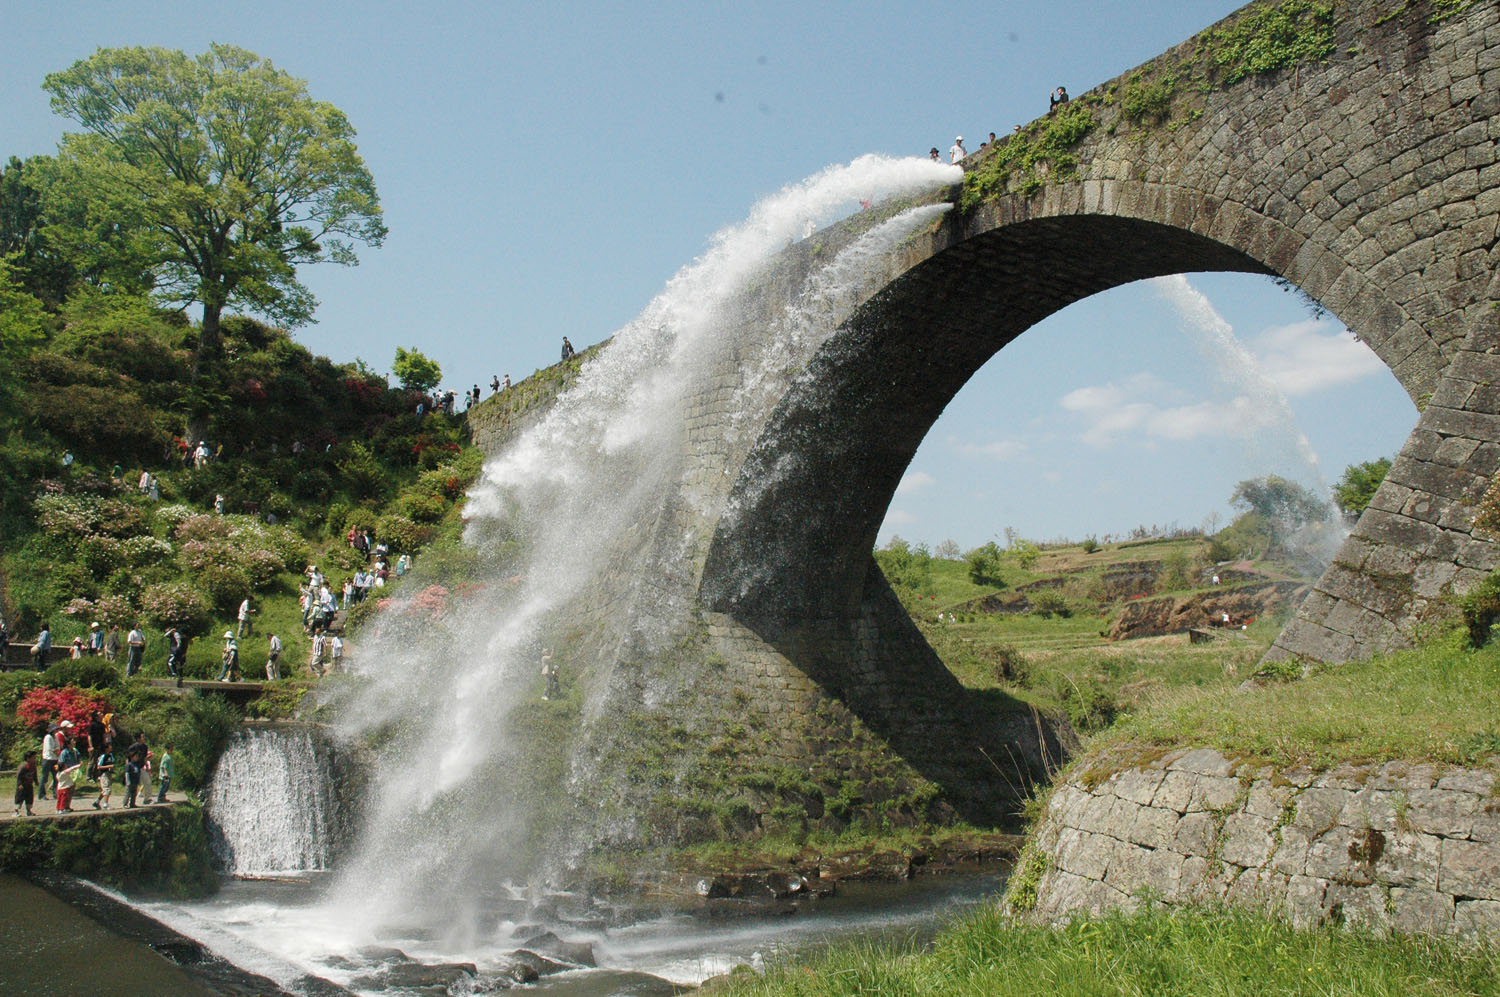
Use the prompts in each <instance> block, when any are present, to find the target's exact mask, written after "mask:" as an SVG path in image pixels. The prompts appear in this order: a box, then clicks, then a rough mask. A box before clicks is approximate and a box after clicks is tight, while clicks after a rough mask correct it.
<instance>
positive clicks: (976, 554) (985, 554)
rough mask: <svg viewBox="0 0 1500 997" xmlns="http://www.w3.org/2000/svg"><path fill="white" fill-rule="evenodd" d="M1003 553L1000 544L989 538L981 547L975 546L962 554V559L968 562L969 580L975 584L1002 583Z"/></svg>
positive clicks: (1003, 580)
mask: <svg viewBox="0 0 1500 997" xmlns="http://www.w3.org/2000/svg"><path fill="white" fill-rule="evenodd" d="M1004 559H1005V555H1004V554H1003V553H1002V552H1001V550H1000V545H999V544H997V543H995V541H993V540H991V541H990V542H989V543H986V544H985V545H984V546H982V547H975V548H974V549H973V550H971V551H969V552H968V553H967V554H965V555H964V560H966V561H968V562H969V581H971V582H973V583H974V584H975V585H1002V586H1003V585H1004V584H1005V578H1004V573H1003V571H1002V570H1001V565H1002V563H1003V561H1004Z"/></svg>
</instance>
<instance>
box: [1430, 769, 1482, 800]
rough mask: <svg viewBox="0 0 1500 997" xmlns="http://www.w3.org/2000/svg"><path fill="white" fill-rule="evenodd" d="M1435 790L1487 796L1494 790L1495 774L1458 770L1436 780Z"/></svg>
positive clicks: (1476, 770) (1478, 770) (1479, 770)
mask: <svg viewBox="0 0 1500 997" xmlns="http://www.w3.org/2000/svg"><path fill="white" fill-rule="evenodd" d="M1437 788H1438V789H1440V790H1449V791H1452V792H1456V793H1474V794H1475V795H1477V796H1489V795H1490V791H1491V790H1493V789H1494V788H1495V773H1493V772H1488V771H1485V770H1484V769H1458V770H1456V771H1453V772H1449V773H1448V774H1447V775H1444V776H1442V777H1441V778H1440V779H1438V781H1437Z"/></svg>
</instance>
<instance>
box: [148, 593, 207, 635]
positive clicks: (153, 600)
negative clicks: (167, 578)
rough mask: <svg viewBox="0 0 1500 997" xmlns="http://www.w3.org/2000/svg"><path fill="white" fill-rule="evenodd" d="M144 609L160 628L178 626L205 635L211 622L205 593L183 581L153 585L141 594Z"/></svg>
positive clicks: (153, 622) (150, 620)
mask: <svg viewBox="0 0 1500 997" xmlns="http://www.w3.org/2000/svg"><path fill="white" fill-rule="evenodd" d="M141 612H142V613H143V614H144V615H145V617H146V619H147V620H148V621H149V622H150V623H151V624H152V625H154V626H157V627H162V628H165V627H178V628H180V629H181V630H183V631H185V632H186V633H189V634H203V633H204V632H206V631H207V630H208V625H209V622H210V614H209V606H208V603H207V601H205V600H204V598H203V596H202V595H201V594H199V593H198V591H197V590H196V589H194V588H193V587H192V586H190V585H187V584H186V583H183V582H166V583H163V584H159V585H152V586H149V587H148V588H147V589H146V591H145V592H143V593H142V594H141Z"/></svg>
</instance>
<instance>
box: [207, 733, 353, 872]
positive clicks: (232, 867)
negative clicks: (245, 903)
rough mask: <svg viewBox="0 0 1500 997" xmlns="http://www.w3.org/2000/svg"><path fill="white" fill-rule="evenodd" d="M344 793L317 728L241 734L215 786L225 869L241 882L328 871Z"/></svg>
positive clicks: (213, 837)
mask: <svg viewBox="0 0 1500 997" xmlns="http://www.w3.org/2000/svg"><path fill="white" fill-rule="evenodd" d="M338 786H339V772H338V771H337V767H336V765H335V764H334V757H333V753H332V751H331V749H330V748H329V746H328V744H327V743H326V741H325V740H324V739H323V738H321V737H317V736H314V731H313V730H311V729H310V728H306V727H289V728H288V727H272V728H268V729H249V728H247V729H243V730H240V731H237V732H236V733H235V734H234V735H233V736H231V737H230V739H229V743H228V745H227V746H226V747H225V748H224V752H223V754H222V755H220V756H219V762H218V765H217V767H216V768H215V769H214V774H213V779H212V780H211V781H210V783H209V787H208V800H207V805H206V810H207V814H208V825H209V836H210V843H211V845H212V848H213V853H214V859H215V860H216V861H217V863H218V865H219V867H220V868H221V869H222V870H223V871H225V872H227V873H230V874H232V875H236V876H265V875H273V874H279V873H294V872H310V871H315V870H320V869H327V868H328V867H329V865H330V864H331V860H332V857H333V852H334V848H335V846H336V844H337V842H336V838H337V833H336V832H337V829H338V820H339V805H338V796H337V787H338Z"/></svg>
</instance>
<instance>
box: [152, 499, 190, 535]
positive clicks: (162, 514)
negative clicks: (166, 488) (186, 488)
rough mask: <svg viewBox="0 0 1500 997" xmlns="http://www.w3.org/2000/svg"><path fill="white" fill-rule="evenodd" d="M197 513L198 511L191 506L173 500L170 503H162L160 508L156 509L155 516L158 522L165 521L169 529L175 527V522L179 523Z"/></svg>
mask: <svg viewBox="0 0 1500 997" xmlns="http://www.w3.org/2000/svg"><path fill="white" fill-rule="evenodd" d="M198 514H199V513H198V512H197V511H196V510H194V509H193V508H192V507H191V506H186V505H183V504H182V503H180V502H174V503H173V504H171V505H164V506H162V507H161V508H160V509H157V510H156V518H157V519H158V520H159V521H160V522H163V523H166V524H167V527H168V528H169V529H170V528H174V527H176V526H177V524H179V523H181V522H182V521H183V520H185V519H191V518H192V517H193V516H196V515H198Z"/></svg>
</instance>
